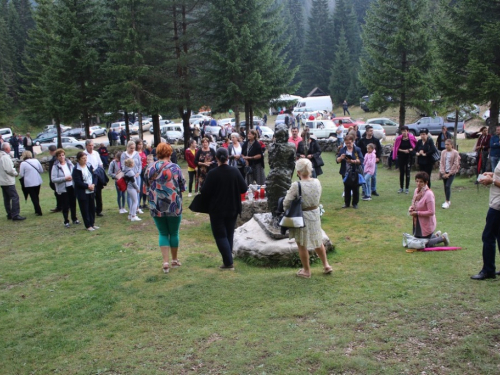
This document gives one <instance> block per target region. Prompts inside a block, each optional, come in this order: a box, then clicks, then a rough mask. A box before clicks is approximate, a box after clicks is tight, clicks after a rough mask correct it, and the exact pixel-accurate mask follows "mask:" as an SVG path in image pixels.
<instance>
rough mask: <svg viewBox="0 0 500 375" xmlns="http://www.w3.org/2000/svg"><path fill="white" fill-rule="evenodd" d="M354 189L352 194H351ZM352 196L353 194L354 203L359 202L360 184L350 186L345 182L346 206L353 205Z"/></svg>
mask: <svg viewBox="0 0 500 375" xmlns="http://www.w3.org/2000/svg"><path fill="white" fill-rule="evenodd" d="M351 191H352V194H351ZM351 196H352V204H353V205H355V204H358V203H359V186H358V185H356V186H350V185H347V184H346V183H344V203H345V205H346V206H348V207H349V206H350V205H351Z"/></svg>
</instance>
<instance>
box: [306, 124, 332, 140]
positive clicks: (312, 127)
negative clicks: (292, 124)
mask: <svg viewBox="0 0 500 375" xmlns="http://www.w3.org/2000/svg"><path fill="white" fill-rule="evenodd" d="M305 126H307V127H308V128H309V134H311V135H314V136H316V138H329V137H335V138H336V137H337V133H336V132H337V125H335V123H334V122H333V121H332V120H308V121H306V122H305Z"/></svg>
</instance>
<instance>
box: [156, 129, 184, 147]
mask: <svg viewBox="0 0 500 375" xmlns="http://www.w3.org/2000/svg"><path fill="white" fill-rule="evenodd" d="M166 129H167V127H165V131H164V132H162V133H161V136H162V137H163V138H165V140H166V141H167V142H168V143H171V144H173V143H177V142H178V141H182V140H183V139H184V136H183V134H182V132H180V131H176V130H166Z"/></svg>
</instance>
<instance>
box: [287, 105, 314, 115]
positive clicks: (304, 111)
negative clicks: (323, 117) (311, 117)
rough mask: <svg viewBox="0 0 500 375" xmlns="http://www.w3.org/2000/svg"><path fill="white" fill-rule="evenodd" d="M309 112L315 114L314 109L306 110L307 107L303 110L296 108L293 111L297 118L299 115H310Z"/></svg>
mask: <svg viewBox="0 0 500 375" xmlns="http://www.w3.org/2000/svg"><path fill="white" fill-rule="evenodd" d="M309 112H314V110H313V109H312V108H306V107H302V108H299V107H295V108H294V109H293V111H292V115H294V116H295V117H297V115H302V114H304V113H309Z"/></svg>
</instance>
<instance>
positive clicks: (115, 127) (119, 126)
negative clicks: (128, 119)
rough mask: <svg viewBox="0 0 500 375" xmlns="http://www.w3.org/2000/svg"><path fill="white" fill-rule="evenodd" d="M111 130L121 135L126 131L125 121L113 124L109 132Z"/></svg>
mask: <svg viewBox="0 0 500 375" xmlns="http://www.w3.org/2000/svg"><path fill="white" fill-rule="evenodd" d="M111 129H113V130H114V131H115V132H117V133H120V131H121V130H122V129H125V121H118V122H113V123H112V124H111V127H110V129H109V130H111Z"/></svg>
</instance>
